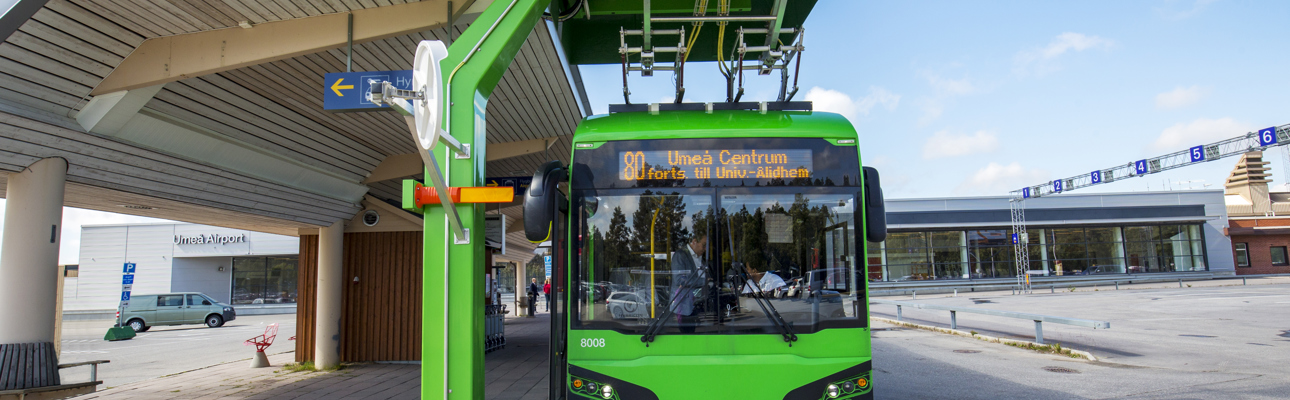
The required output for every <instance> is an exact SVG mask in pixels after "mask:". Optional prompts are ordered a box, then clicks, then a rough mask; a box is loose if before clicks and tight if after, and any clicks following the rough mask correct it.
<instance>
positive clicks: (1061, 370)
mask: <svg viewBox="0 0 1290 400" xmlns="http://www.w3.org/2000/svg"><path fill="white" fill-rule="evenodd" d="M1044 371H1048V372H1056V373H1059V374H1078V373H1079V371H1077V370H1073V369H1070V368H1066V367H1044Z"/></svg>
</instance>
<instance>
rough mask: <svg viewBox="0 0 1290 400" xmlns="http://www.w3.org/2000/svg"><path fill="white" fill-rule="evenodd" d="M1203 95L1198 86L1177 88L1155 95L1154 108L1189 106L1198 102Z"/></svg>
mask: <svg viewBox="0 0 1290 400" xmlns="http://www.w3.org/2000/svg"><path fill="white" fill-rule="evenodd" d="M1203 94H1204V93H1202V90H1201V89H1200V86H1192V87H1189V88H1185V87H1182V86H1179V87H1176V88H1174V90H1170V91H1168V92H1164V93H1161V94H1158V95H1156V108H1160V109H1170V108H1181V107H1186V106H1190V105H1192V104H1196V102H1198V101H1200V97H1201V95H1203Z"/></svg>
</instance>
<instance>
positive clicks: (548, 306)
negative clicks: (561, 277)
mask: <svg viewBox="0 0 1290 400" xmlns="http://www.w3.org/2000/svg"><path fill="white" fill-rule="evenodd" d="M542 293H543V294H546V312H551V278H547V279H546V284H544V285H542Z"/></svg>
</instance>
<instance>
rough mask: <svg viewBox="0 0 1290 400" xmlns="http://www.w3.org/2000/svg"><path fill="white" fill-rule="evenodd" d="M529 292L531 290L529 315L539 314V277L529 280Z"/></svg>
mask: <svg viewBox="0 0 1290 400" xmlns="http://www.w3.org/2000/svg"><path fill="white" fill-rule="evenodd" d="M528 292H529V316H530V317H532V316H535V315H537V294H538V285H537V278H532V279H530V280H529V290H528Z"/></svg>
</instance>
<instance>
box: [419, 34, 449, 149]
mask: <svg viewBox="0 0 1290 400" xmlns="http://www.w3.org/2000/svg"><path fill="white" fill-rule="evenodd" d="M447 57H448V48H447V47H445V46H444V45H443V42H441V41H438V40H422V41H421V43H420V44H418V45H417V53H416V55H415V56H413V58H412V90H419V91H422V92H423V93H425V100H424V101H422V100H416V101H413V102H412V109H413V110H415V113H416V125H417V140H419V141H420V142H421V148H422V149H423V150H431V149H434V146H435V144H437V143H439V133H440V132H442V129H441V125H442V124H443V119H442V118H441V117H442V114H443V104H444V97H445V96H446V94H445V93H444V92H443V75H442V74H440V71H439V61H443V59H444V58H447Z"/></svg>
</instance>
